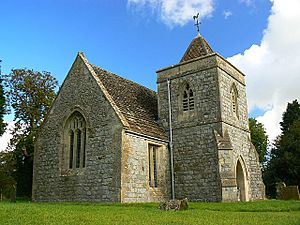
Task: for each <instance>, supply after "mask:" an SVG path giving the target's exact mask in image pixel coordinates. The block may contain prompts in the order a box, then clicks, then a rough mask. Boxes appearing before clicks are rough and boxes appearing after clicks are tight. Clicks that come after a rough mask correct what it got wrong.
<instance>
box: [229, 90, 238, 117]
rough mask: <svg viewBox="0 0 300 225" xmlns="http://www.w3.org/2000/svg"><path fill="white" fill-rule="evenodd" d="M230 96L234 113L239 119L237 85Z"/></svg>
mask: <svg viewBox="0 0 300 225" xmlns="http://www.w3.org/2000/svg"><path fill="white" fill-rule="evenodd" d="M230 95H231V106H232V112H233V114H235V115H236V116H237V117H238V104H237V97H238V92H237V89H236V86H235V85H232V87H231V91H230Z"/></svg>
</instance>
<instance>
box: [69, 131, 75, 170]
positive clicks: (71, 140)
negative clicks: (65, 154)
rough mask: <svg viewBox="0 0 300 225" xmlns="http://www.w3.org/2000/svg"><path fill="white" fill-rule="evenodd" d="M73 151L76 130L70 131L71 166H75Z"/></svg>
mask: <svg viewBox="0 0 300 225" xmlns="http://www.w3.org/2000/svg"><path fill="white" fill-rule="evenodd" d="M73 151H74V132H73V131H71V132H70V154H69V168H70V169H71V168H72V167H73Z"/></svg>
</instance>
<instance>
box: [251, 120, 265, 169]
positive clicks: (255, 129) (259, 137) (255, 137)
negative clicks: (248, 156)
mask: <svg viewBox="0 0 300 225" xmlns="http://www.w3.org/2000/svg"><path fill="white" fill-rule="evenodd" d="M249 128H250V133H251V141H252V143H253V145H254V146H255V148H256V151H257V153H258V155H259V162H260V163H263V162H265V161H266V154H267V147H268V136H267V134H266V130H265V127H264V125H263V124H262V123H259V122H258V121H257V120H256V119H254V118H249Z"/></svg>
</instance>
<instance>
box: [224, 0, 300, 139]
mask: <svg viewBox="0 0 300 225" xmlns="http://www.w3.org/2000/svg"><path fill="white" fill-rule="evenodd" d="M271 2H272V3H273V6H272V12H271V15H270V16H269V19H268V26H267V29H266V30H265V31H264V36H263V39H262V41H261V43H260V44H259V45H252V46H251V47H250V48H249V49H247V50H245V51H244V52H243V53H242V54H238V55H235V56H233V57H231V58H229V61H231V62H232V63H233V64H234V65H236V66H237V67H238V68H240V69H241V70H242V71H244V72H245V74H246V75H247V76H246V79H247V85H248V87H247V91H248V101H249V106H250V110H252V109H254V108H255V107H258V108H261V109H264V110H266V112H265V113H264V115H263V116H261V117H259V118H258V120H259V121H260V122H262V123H264V125H265V127H266V129H267V133H268V135H269V137H270V138H271V139H274V138H275V137H276V136H277V135H278V134H280V129H279V122H280V120H281V116H282V113H283V111H284V110H285V109H286V105H287V102H291V101H292V100H294V99H296V98H298V99H299V97H300V29H299V21H300V11H299V9H300V1H299V0H289V1H286V0H271Z"/></svg>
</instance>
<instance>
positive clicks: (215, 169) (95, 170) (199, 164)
mask: <svg viewBox="0 0 300 225" xmlns="http://www.w3.org/2000/svg"><path fill="white" fill-rule="evenodd" d="M32 191H33V200H34V201H97V202H155V201H161V200H164V199H170V198H172V197H173V198H176V199H181V198H188V199H189V200H191V201H248V200H257V199H263V198H264V184H263V182H262V176H261V170H260V164H259V161H258V154H257V152H256V150H255V147H254V146H253V144H252V143H251V139H250V133H249V125H248V109H247V98H246V88H245V75H244V74H243V73H242V72H241V71H239V70H238V69H237V68H236V67H234V66H233V65H232V64H230V63H229V62H228V61H227V60H226V59H224V58H223V57H222V56H220V55H219V54H218V53H216V52H214V51H213V50H212V48H211V47H210V46H209V44H208V43H207V42H206V40H205V39H204V38H203V37H202V36H201V35H200V34H198V35H197V36H196V37H195V38H194V39H193V40H192V42H191V43H190V45H189V46H188V48H187V50H186V52H185V53H184V55H183V57H182V59H181V60H180V62H179V63H178V64H176V65H172V66H170V67H166V68H164V69H160V70H158V71H157V92H154V91H152V90H150V89H148V88H146V87H143V86H141V85H139V84H137V83H134V82H132V81H130V80H127V79H125V78H122V77H120V76H118V75H116V74H113V73H111V72H109V71H107V70H104V69H102V68H100V67H98V66H95V65H93V64H91V63H89V62H88V60H87V59H86V57H85V56H84V54H83V53H78V55H77V57H76V59H75V61H74V63H73V65H72V67H71V69H70V71H69V73H68V75H67V77H66V78H65V80H64V82H63V84H62V86H61V88H60V90H59V93H58V95H57V98H56V100H55V101H54V102H53V105H52V107H51V108H50V110H49V112H48V114H47V116H46V118H45V120H44V123H43V124H42V126H41V129H40V132H39V135H38V137H37V139H36V143H35V156H34V173H33V190H32Z"/></svg>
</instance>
